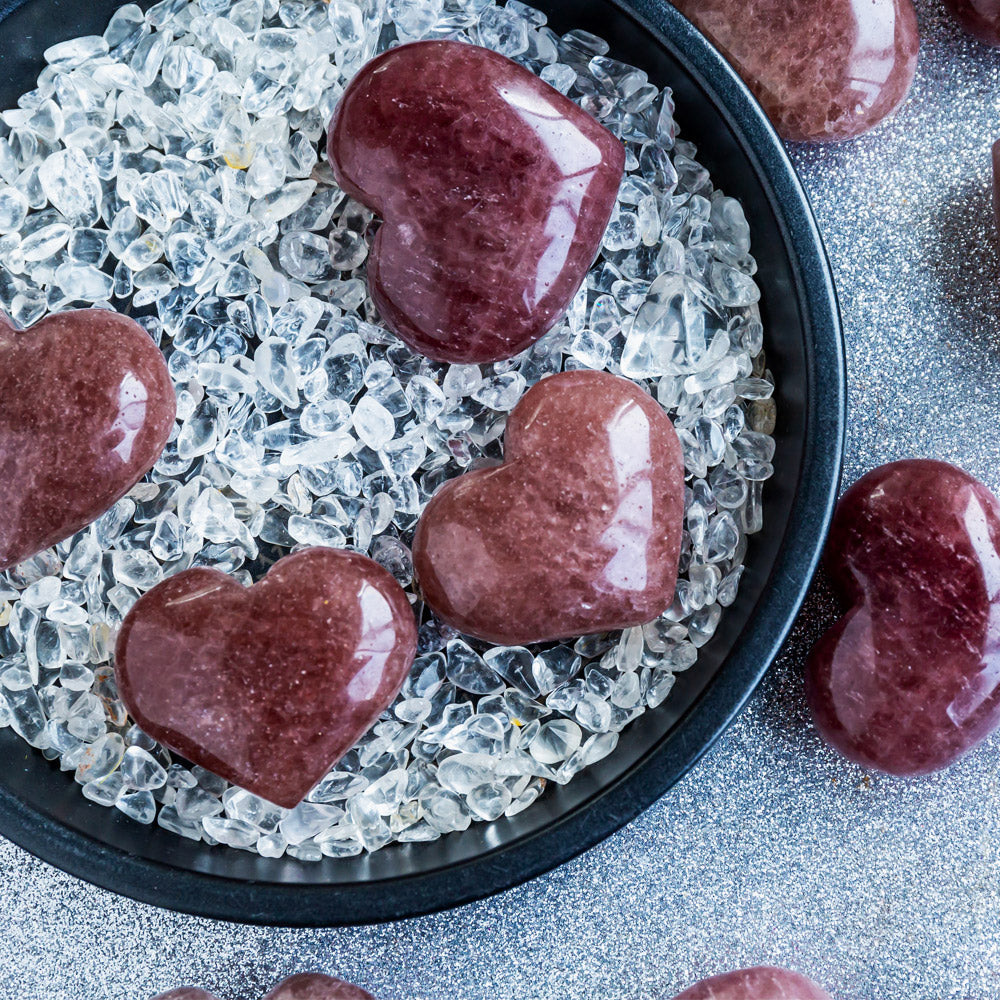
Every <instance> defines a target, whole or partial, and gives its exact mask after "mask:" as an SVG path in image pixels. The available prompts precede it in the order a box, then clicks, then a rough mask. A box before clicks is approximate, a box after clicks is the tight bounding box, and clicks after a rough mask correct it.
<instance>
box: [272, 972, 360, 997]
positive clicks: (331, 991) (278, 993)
mask: <svg viewBox="0 0 1000 1000" xmlns="http://www.w3.org/2000/svg"><path fill="white" fill-rule="evenodd" d="M264 1000H375V998H374V997H373V996H372V995H371V993H368V992H367V991H365V990H363V989H361V987H360V986H353V985H351V983H345V982H344V981H343V980H342V979H335V978H334V977H333V976H324V975H321V974H320V973H318V972H308V973H303V974H302V975H299V976H292V977H291V978H290V979H286V980H285V981H284V982H281V983H278V985H277V986H275V988H274V989H273V990H271V992H270V993H268V995H267V996H266V997H264Z"/></svg>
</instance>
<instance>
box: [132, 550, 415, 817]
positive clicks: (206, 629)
mask: <svg viewBox="0 0 1000 1000" xmlns="http://www.w3.org/2000/svg"><path fill="white" fill-rule="evenodd" d="M416 645H417V633H416V624H415V622H414V616H413V611H412V609H411V608H410V605H409V602H408V601H407V599H406V595H405V594H404V593H403V590H402V588H401V587H400V586H399V584H398V583H396V581H395V579H393V577H392V576H390V575H389V573H388V572H386V571H385V570H384V569H382V567H381V566H379V565H378V564H377V563H374V562H372V560H370V559H367V558H365V557H364V556H360V555H357V554H355V553H353V552H344V551H340V550H337V549H326V548H314V549H306V550H304V551H302V552H297V553H295V554H294V555H290V556H286V557H285V558H284V559H281V560H279V561H278V562H277V563H276V564H275V565H274V566H273V567H272V568H271V569H270V571H269V572H268V573H267V575H266V576H265V577H264V578H263V580H261V581H260V582H259V583H257V584H256V585H255V586H253V587H250V588H246V587H243V586H241V585H240V584H239V583H238V582H237V581H236V580H234V579H232V577H229V576H226V574H224V573H220V572H218V571H217V570H212V569H191V570H187V571H186V572H184V573H178V574H177V575H176V576H173V577H171V578H169V579H167V580H165V581H164V582H163V583H161V584H158V585H157V586H156V587H154V588H153V589H152V590H150V591H149V592H148V593H146V594H144V595H143V596H142V597H141V598H139V600H138V601H137V602H136V604H135V606H134V607H133V608H132V610H131V611H130V612H129V613H128V615H127V616H126V618H125V621H124V622H123V623H122V628H121V632H120V633H119V635H118V644H117V648H116V654H115V657H116V668H115V669H116V673H117V676H118V688H119V691H120V693H121V697H122V700H123V701H124V702H125V705H126V707H127V708H128V710H129V712H130V713H131V715H132V717H133V718H134V719H135V721H136V722H137V723H138V724H139V726H140V727H141V728H142V729H143V730H144V731H145V732H147V733H148V734H149V735H150V736H152V737H153V738H154V739H156V740H159V741H160V742H161V743H163V744H164V745H165V746H168V747H170V748H171V749H173V750H176V751H177V752H178V753H180V754H183V755H184V756H185V757H186V758H188V760H191V761H193V762H194V763H196V764H200V765H202V767H205V768H207V769H208V770H210V771H213V772H214V773H215V774H218V775H221V776H222V777H223V778H226V779H228V780H229V781H232V782H233V783H234V784H237V785H240V786H241V787H243V788H246V789H247V790H249V791H251V792H253V793H255V794H256V795H260V796H261V797H263V798H265V799H268V800H269V801H271V802H274V803H277V804H278V805H280V806H286V807H289V808H290V807H292V806H294V805H296V804H297V803H298V802H300V801H301V800H302V798H304V796H305V795H306V794H307V793H308V792H309V790H310V789H311V788H312V787H313V785H315V784H316V782H318V781H319V780H320V779H321V778H322V777H323V775H324V774H326V772H327V771H328V770H329V768H330V766H331V765H332V764H334V763H335V762H336V761H337V760H339V759H340V758H341V757H342V756H343V755H344V754H345V753H347V751H348V750H349V749H350V748H351V747H352V746H354V744H355V743H356V742H357V741H358V739H359V738H360V737H361V736H362V734H363V733H365V732H366V731H367V730H368V728H369V727H370V726H371V725H372V724H373V723H374V722H375V721H376V719H378V717H379V715H380V714H381V713H382V711H383V710H384V709H385V708H386V706H388V704H389V703H390V702H391V701H392V699H393V698H394V697H395V696H396V693H397V692H398V691H399V689H400V687H401V686H402V684H403V681H404V680H405V679H406V675H407V673H408V671H409V669H410V665H411V663H412V662H413V656H414V653H415V651H416Z"/></svg>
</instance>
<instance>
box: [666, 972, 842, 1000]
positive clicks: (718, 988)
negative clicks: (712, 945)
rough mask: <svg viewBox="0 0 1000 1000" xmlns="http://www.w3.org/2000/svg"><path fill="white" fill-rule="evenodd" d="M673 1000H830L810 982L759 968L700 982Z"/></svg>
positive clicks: (822, 990) (797, 976)
mask: <svg viewBox="0 0 1000 1000" xmlns="http://www.w3.org/2000/svg"><path fill="white" fill-rule="evenodd" d="M674 1000H833V998H832V997H831V996H830V994H829V993H827V992H826V990H824V989H821V988H820V987H819V986H817V985H816V983H814V982H813V981H812V980H811V979H807V978H806V977H805V976H800V975H799V974H798V973H797V972H789V971H788V969H776V968H774V967H772V966H766V965H760V966H757V967H756V968H753V969H741V970H739V971H738V972H727V973H725V974H723V975H721V976H712V977H711V979H703V980H702V981H701V982H700V983H696V984H695V985H694V986H692V987H690V988H689V989H686V990H685V991H684V992H683V993H680V994H678V995H677V996H676V997H674Z"/></svg>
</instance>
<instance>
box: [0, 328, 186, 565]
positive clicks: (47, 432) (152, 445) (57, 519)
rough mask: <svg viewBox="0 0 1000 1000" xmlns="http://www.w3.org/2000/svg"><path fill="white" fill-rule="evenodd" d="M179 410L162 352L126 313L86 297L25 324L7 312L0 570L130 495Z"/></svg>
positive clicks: (0, 350)
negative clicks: (89, 303)
mask: <svg viewBox="0 0 1000 1000" xmlns="http://www.w3.org/2000/svg"><path fill="white" fill-rule="evenodd" d="M175 412H176V403H175V396H174V387H173V385H172V383H171V381H170V375H169V373H168V372H167V366H166V364H165V363H164V360H163V355H162V354H160V351H159V349H158V348H157V347H156V345H155V344H154V343H153V341H152V340H151V339H150V337H149V334H147V333H146V331H145V330H144V329H143V328H142V327H141V326H139V325H138V324H137V323H135V322H133V321H132V320H130V319H128V318H127V317H125V316H120V315H119V314H118V313H114V312H110V311H108V310H106V309H78V310H75V311H71V312H63V313H56V314H55V315H52V316H49V317H47V318H46V319H43V320H40V321H39V322H38V323H36V324H35V325H34V326H32V327H29V328H28V329H27V330H18V329H17V328H16V327H15V326H14V325H13V323H11V321H10V320H9V319H8V318H7V317H6V316H3V315H2V314H0V570H4V569H8V568H10V567H11V566H14V565H16V564H17V563H19V562H21V561H22V560H24V559H27V558H29V557H30V556H33V555H35V554H36V553H38V552H41V551H42V550H43V549H46V548H48V547H49V546H50V545H54V544H55V543H56V542H59V541H61V540H62V539H64V538H68V537H69V536H70V535H72V534H73V533H74V532H77V531H79V530H80V529H81V528H83V527H86V525H88V524H89V523H90V522H91V521H93V520H95V519H96V518H97V517H99V516H100V515H101V514H103V513H104V512H105V511H106V510H107V509H108V508H109V507H111V506H112V505H113V504H114V503H115V502H116V501H117V500H118V499H120V498H121V497H122V496H124V495H125V494H126V493H127V492H128V491H129V490H130V489H131V488H132V487H133V486H134V485H135V484H136V483H137V482H138V481H139V480H140V479H141V478H142V477H143V476H144V475H145V474H146V473H147V472H148V471H149V470H150V469H151V468H152V467H153V465H154V463H155V462H156V460H157V459H158V458H159V456H160V453H161V452H162V451H163V447H164V445H165V444H166V443H167V439H168V438H169V436H170V431H171V428H172V427H173V423H174V415H175Z"/></svg>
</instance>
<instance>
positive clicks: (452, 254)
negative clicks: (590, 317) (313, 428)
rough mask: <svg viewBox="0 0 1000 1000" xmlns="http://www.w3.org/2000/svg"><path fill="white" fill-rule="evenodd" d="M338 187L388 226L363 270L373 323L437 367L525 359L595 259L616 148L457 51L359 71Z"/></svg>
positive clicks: (538, 90) (558, 105) (534, 81)
mask: <svg viewBox="0 0 1000 1000" xmlns="http://www.w3.org/2000/svg"><path fill="white" fill-rule="evenodd" d="M329 156H330V163H331V165H332V166H333V169H334V173H335V174H336V176H337V180H338V183H339V184H340V185H341V187H343V188H344V190H345V191H347V192H348V194H350V195H351V196H352V197H354V198H356V199H357V200H359V201H361V202H363V203H364V204H365V205H367V206H368V207H369V208H371V209H372V210H373V211H374V212H376V213H378V215H380V216H381V217H382V218H383V219H384V220H385V221H384V224H383V225H382V227H381V229H379V231H378V234H377V235H376V237H375V241H374V244H373V246H372V250H371V255H370V257H369V263H368V282H369V287H370V290H371V294H372V298H373V300H374V302H375V305H376V306H377V308H378V311H379V313H380V315H381V316H382V319H383V320H384V321H385V323H386V324H387V325H388V326H389V327H390V328H391V329H393V330H394V331H395V332H396V333H397V334H399V336H400V337H402V339H403V340H405V341H406V343H407V344H409V345H410V346H411V347H412V348H413V349H414V350H416V351H419V352H420V353H422V354H425V355H427V357H429V358H433V359H435V360H437V361H452V362H476V363H479V362H488V361H498V360H500V359H502V358H509V357H512V356H513V355H515V354H517V353H519V352H520V351H523V350H524V349H525V348H527V347H529V346H530V345H531V344H532V343H534V342H535V341H536V340H537V339H538V338H539V337H541V336H542V335H543V334H544V333H546V332H547V331H548V330H549V329H551V327H552V326H553V325H554V324H555V323H556V322H557V321H558V319H559V318H560V317H561V316H562V314H563V313H564V312H565V311H566V309H567V308H568V307H569V304H570V302H571V300H572V298H573V296H574V295H575V294H576V292H577V290H578V289H579V287H580V285H581V284H582V282H583V279H584V278H585V277H586V273H587V271H588V269H589V268H590V266H591V265H592V264H593V262H594V259H595V258H596V256H597V252H598V250H599V248H600V244H601V239H602V237H603V235H604V230H605V229H606V228H607V225H608V221H609V219H610V217H611V212H612V210H613V208H614V204H615V198H616V196H617V193H618V187H619V185H620V184H621V180H622V174H623V171H624V168H625V149H624V147H623V146H622V144H621V142H619V140H618V139H617V138H615V136H613V135H612V134H611V133H610V132H609V131H608V130H607V129H606V128H604V127H603V126H602V125H600V124H599V123H598V122H597V121H596V120H595V119H594V118H592V117H591V116H590V115H588V114H587V113H586V112H584V111H582V110H581V109H580V108H579V107H577V106H576V105H575V104H574V103H573V102H572V101H570V100H569V99H568V98H567V97H564V96H563V95H562V94H560V93H559V92H558V91H557V90H555V89H554V88H552V87H550V86H549V85H548V84H547V83H545V82H544V81H542V80H540V79H539V78H538V77H537V76H535V75H534V74H533V73H531V72H530V71H529V70H527V69H525V68H524V67H522V66H519V65H518V64H517V63H515V62H512V61H511V60H510V59H507V58H505V57H504V56H501V55H498V54H497V53H495V52H491V51H489V50H488V49H483V48H479V47H477V46H474V45H466V44H464V43H461V42H455V41H429V42H414V43H412V44H409V45H402V46H399V47H398V48H395V49H391V50H390V51H388V52H386V53H384V54H383V55H381V56H379V57H378V58H377V59H374V60H373V61H372V62H370V63H369V64H368V65H367V66H365V67H363V68H362V69H361V71H360V72H359V73H358V74H357V76H356V77H355V78H354V80H353V81H352V82H351V84H350V85H349V86H348V88H347V90H346V91H345V93H344V96H343V97H342V98H341V101H340V104H339V105H338V107H337V111H336V114H335V115H334V119H333V121H332V123H331V125H330V137H329Z"/></svg>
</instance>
